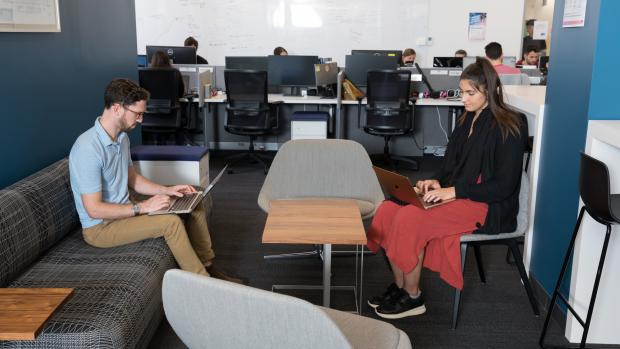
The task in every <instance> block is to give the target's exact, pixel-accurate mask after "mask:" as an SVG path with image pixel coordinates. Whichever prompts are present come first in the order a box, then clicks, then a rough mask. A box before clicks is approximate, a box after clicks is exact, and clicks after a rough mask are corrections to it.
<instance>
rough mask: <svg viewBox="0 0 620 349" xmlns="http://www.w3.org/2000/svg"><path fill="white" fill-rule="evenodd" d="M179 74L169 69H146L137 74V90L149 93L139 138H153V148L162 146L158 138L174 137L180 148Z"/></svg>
mask: <svg viewBox="0 0 620 349" xmlns="http://www.w3.org/2000/svg"><path fill="white" fill-rule="evenodd" d="M179 74H180V72H179V71H178V70H176V69H172V68H147V69H140V70H139V71H138V75H139V79H140V86H141V87H143V88H144V89H146V90H147V91H149V93H150V95H151V96H150V99H149V101H148V103H147V105H146V112H145V113H144V120H143V121H142V134H143V135H145V138H149V136H153V138H154V141H155V143H156V144H160V143H164V144H165V143H166V138H164V139H163V140H162V138H161V137H160V136H162V135H165V136H170V135H174V136H175V143H177V144H181V143H182V140H181V138H180V137H179V136H180V134H179V131H180V128H181V117H182V116H181V107H180V106H179V98H180V97H181V96H180V95H179V81H182V80H181V79H180V77H179V76H178V75H179Z"/></svg>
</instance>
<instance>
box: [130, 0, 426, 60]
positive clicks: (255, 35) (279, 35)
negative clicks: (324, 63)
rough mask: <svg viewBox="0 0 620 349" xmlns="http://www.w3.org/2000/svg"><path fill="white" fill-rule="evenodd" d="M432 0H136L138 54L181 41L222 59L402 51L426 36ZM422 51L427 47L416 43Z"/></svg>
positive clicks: (339, 56)
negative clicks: (277, 51) (280, 50)
mask: <svg viewBox="0 0 620 349" xmlns="http://www.w3.org/2000/svg"><path fill="white" fill-rule="evenodd" d="M429 1H430V0H355V1H345V0H223V1H222V0H220V1H215V0H135V5H136V33H137V45H138V47H137V50H138V54H144V53H145V50H146V49H145V47H146V45H166V46H167V45H169V46H182V45H183V41H184V40H185V38H186V37H188V36H193V37H195V38H196V39H197V40H198V42H199V47H198V54H199V55H201V56H203V57H205V58H206V59H207V60H208V61H209V63H210V64H215V65H224V62H225V57H226V56H262V55H270V54H273V49H274V48H275V47H276V46H283V47H284V48H286V49H287V51H288V53H289V54H291V55H318V56H319V57H331V58H332V59H333V60H335V61H336V62H338V63H339V64H340V65H341V66H344V57H345V55H347V54H349V53H350V52H351V50H352V49H383V50H394V49H397V50H402V49H404V48H407V47H415V43H416V41H417V39H418V38H421V37H427V36H428V12H429ZM416 51H418V55H419V56H422V57H423V56H424V55H425V51H426V48H425V47H422V48H421V49H419V50H418V49H416Z"/></svg>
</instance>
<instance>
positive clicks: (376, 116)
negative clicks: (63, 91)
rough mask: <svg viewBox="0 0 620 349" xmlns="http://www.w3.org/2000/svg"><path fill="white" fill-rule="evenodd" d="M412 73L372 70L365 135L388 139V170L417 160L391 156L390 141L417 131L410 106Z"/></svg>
mask: <svg viewBox="0 0 620 349" xmlns="http://www.w3.org/2000/svg"><path fill="white" fill-rule="evenodd" d="M410 79H411V71H409V70H371V71H369V72H368V75H367V83H366V99H367V104H366V122H365V124H364V131H365V132H366V133H368V134H370V135H373V136H380V137H383V139H384V142H385V143H384V147H383V154H382V158H383V161H384V162H385V163H386V165H387V166H389V167H391V168H392V169H394V168H396V163H395V161H401V162H405V163H409V164H410V165H412V167H413V168H414V169H416V170H417V168H418V163H417V161H415V160H413V159H409V158H406V157H402V156H393V155H390V145H389V144H390V140H391V139H392V137H394V136H403V135H407V134H410V133H411V132H412V131H413V106H412V105H411V104H410V103H409V89H410V86H411V83H410Z"/></svg>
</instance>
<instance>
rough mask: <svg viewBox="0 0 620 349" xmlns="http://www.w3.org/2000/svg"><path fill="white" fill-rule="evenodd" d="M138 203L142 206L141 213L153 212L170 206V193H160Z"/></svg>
mask: <svg viewBox="0 0 620 349" xmlns="http://www.w3.org/2000/svg"><path fill="white" fill-rule="evenodd" d="M138 205H139V206H140V213H142V214H144V213H151V212H155V211H159V210H163V209H167V208H168V207H170V197H169V196H168V195H164V194H159V195H155V196H152V197H150V198H149V199H148V200H146V201H142V202H141V203H139V204H138Z"/></svg>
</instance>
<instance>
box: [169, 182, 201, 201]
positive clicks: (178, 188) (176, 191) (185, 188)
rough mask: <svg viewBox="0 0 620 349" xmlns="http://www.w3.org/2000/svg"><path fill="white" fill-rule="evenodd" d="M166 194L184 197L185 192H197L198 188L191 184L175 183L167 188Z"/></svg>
mask: <svg viewBox="0 0 620 349" xmlns="http://www.w3.org/2000/svg"><path fill="white" fill-rule="evenodd" d="M166 189H167V190H166V193H165V194H166V195H168V196H176V197H180V198H182V197H183V195H185V194H191V193H195V192H196V189H194V187H192V186H191V185H189V184H181V185H174V186H172V187H167V188H166Z"/></svg>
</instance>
